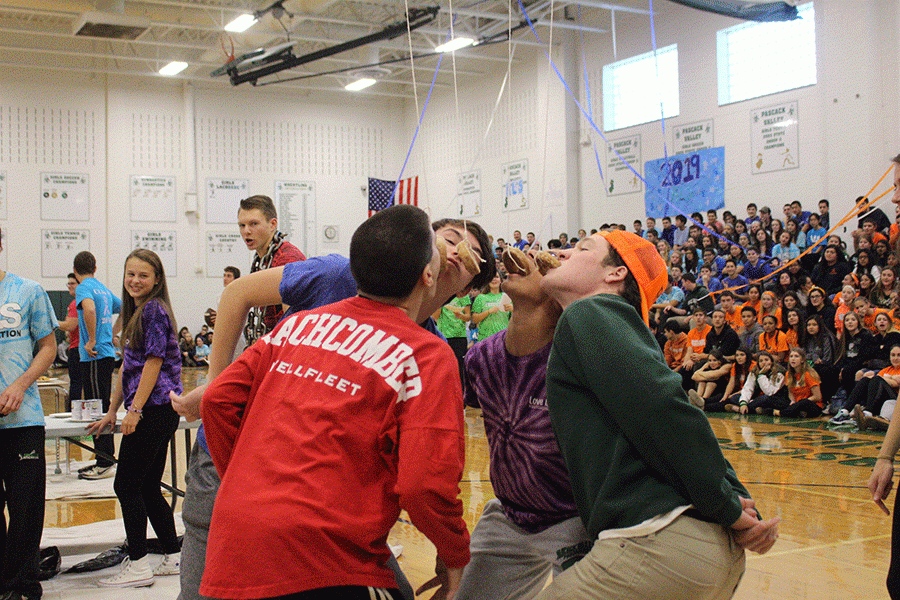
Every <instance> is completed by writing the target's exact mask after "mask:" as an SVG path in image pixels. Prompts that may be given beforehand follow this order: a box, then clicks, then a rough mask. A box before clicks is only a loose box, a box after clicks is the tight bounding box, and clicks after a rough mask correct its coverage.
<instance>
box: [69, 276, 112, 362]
mask: <svg viewBox="0 0 900 600" xmlns="http://www.w3.org/2000/svg"><path fill="white" fill-rule="evenodd" d="M87 298H90V299H91V300H93V301H94V308H95V309H96V311H97V331H96V336H95V340H96V344H95V346H94V350H96V351H97V356H95V357H92V356H90V355H89V354H88V353H87V351H85V349H84V345H85V343H87V341H88V340H89V339H90V338H89V337H88V333H87V326H86V325H85V322H84V308H83V307H82V306H81V303H82V301H84V300H85V299H87ZM75 305H76V306H77V307H78V340H79V341H78V356H79V358H80V360H81V362H88V361H92V360H97V359H100V358H115V357H116V349H115V348H114V347H113V343H112V342H113V332H112V331H113V315H114V314H118V313H119V311H120V310H122V301H121V300H119V297H118V296H116V295H115V294H113V293H112V292H111V291H109V289H108V288H107V287H106V286H105V285H103V284H102V283H100V282H99V281H97V280H96V279H94V278H93V277H88V278H87V279H85V280H84V281H82V282H81V283H79V284H78V287H77V288H75Z"/></svg>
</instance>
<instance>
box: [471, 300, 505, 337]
mask: <svg viewBox="0 0 900 600" xmlns="http://www.w3.org/2000/svg"><path fill="white" fill-rule="evenodd" d="M495 306H496V307H498V308H500V312H495V313H492V314H490V315H488V316H487V317H485V318H484V320H483V321H481V323H479V324H478V339H479V340H483V339H486V338H489V337H490V336H492V335H494V334H495V333H498V332H500V331H503V330H504V329H506V328H507V327H508V326H509V313H508V312H506V311H505V310H504V309H503V294H478V296H476V297H475V300H473V301H472V315H476V314H478V313H480V312H484V311H486V310H488V309H490V308H493V307H495Z"/></svg>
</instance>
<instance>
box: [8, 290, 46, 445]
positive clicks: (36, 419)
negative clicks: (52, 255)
mask: <svg viewBox="0 0 900 600" xmlns="http://www.w3.org/2000/svg"><path fill="white" fill-rule="evenodd" d="M54 329H56V316H55V315H54V314H53V306H52V305H51V304H50V298H49V297H48V296H47V292H45V291H44V289H43V288H42V287H41V286H40V285H38V284H37V283H36V282H34V281H31V280H30V279H23V278H21V277H19V276H18V275H13V274H12V273H7V274H6V277H4V278H3V280H2V281H0V390H5V389H6V388H7V387H9V385H10V384H11V383H12V382H14V381H15V380H16V379H18V378H19V377H21V376H22V373H24V372H25V371H27V370H28V367H29V366H31V361H32V360H33V358H34V345H35V344H36V343H37V341H38V340H40V339H41V338H44V337H47V336H48V335H50V334H51V333H53V330H54ZM43 425H44V409H43V407H42V406H41V396H40V394H39V393H38V388H37V384H32V385H31V387H29V388H28V389H27V390H26V391H25V399H24V400H23V401H22V405H21V406H20V407H19V410H17V411H14V412H12V413H10V414H8V415H6V416H5V417H2V418H0V429H9V428H12V427H31V426H43Z"/></svg>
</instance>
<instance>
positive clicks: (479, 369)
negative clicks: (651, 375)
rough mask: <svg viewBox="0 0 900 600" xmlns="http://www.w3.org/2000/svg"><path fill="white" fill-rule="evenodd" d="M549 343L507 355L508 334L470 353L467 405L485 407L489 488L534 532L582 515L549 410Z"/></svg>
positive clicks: (507, 511)
mask: <svg viewBox="0 0 900 600" xmlns="http://www.w3.org/2000/svg"><path fill="white" fill-rule="evenodd" d="M549 356H550V344H547V345H546V346H545V347H544V348H542V349H541V350H539V351H537V352H535V353H534V354H529V355H527V356H513V355H511V354H510V353H509V352H507V351H506V331H501V332H499V333H497V334H495V335H492V336H491V337H489V338H487V339H486V340H484V341H481V342H478V343H477V344H475V345H474V346H472V348H470V349H469V351H468V352H467V353H466V373H467V375H468V382H467V384H466V404H468V405H470V406H476V405H477V404H476V402H477V403H480V404H481V408H482V414H483V416H484V429H485V432H486V433H487V439H488V446H489V448H490V455H491V468H490V473H491V484H492V485H493V486H494V494H496V496H497V499H498V500H500V502H501V504H502V505H503V512H504V513H505V514H506V516H507V517H508V518H509V519H510V520H511V521H512V522H513V523H515V524H516V525H518V526H519V527H521V528H522V529H524V530H525V531H527V532H529V533H536V532H538V531H541V530H543V529H546V528H547V527H550V526H551V525H555V524H556V523H559V522H561V521H564V520H566V519H569V518H571V517H574V516H577V515H578V509H577V508H576V506H575V499H574V498H573V497H572V486H571V484H570V483H569V473H568V471H567V470H566V465H565V463H564V462H563V457H562V454H561V453H560V451H559V446H558V445H557V443H556V436H555V435H554V433H553V427H552V425H551V423H550V411H549V410H548V409H547V387H546V381H547V359H548V358H549Z"/></svg>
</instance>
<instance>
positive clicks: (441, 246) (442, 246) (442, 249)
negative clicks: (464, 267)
mask: <svg viewBox="0 0 900 600" xmlns="http://www.w3.org/2000/svg"><path fill="white" fill-rule="evenodd" d="M434 242H435V244H436V245H437V249H438V254H439V255H440V257H441V266H440V268H439V269H438V273H443V272H444V271H446V270H447V242H446V241H445V240H444V238H442V237H441V236H438V237H437V238H436V239H435V240H434Z"/></svg>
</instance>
